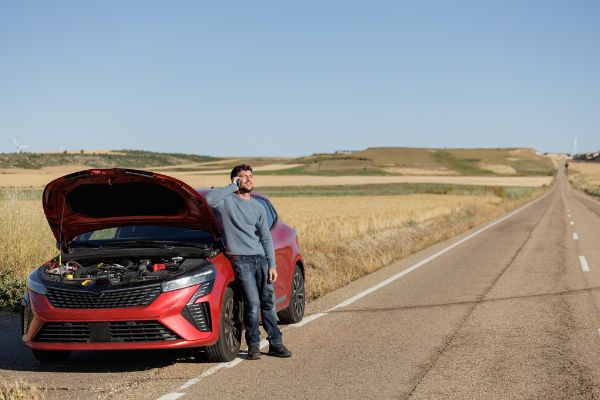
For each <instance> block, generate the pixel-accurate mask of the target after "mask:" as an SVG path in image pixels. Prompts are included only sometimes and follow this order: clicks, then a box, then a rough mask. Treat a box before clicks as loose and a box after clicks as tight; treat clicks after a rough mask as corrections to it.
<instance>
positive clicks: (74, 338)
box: [22, 285, 221, 350]
mask: <svg viewBox="0 0 600 400" xmlns="http://www.w3.org/2000/svg"><path fill="white" fill-rule="evenodd" d="M199 287H200V285H196V286H191V287H188V288H184V289H180V290H174V291H170V292H166V293H161V294H160V295H159V296H158V297H157V298H156V299H155V300H154V301H153V302H152V303H151V304H149V305H147V306H141V307H119V308H59V307H55V306H53V305H52V303H51V302H50V301H49V299H48V297H46V296H44V295H41V294H38V293H36V292H32V291H29V292H28V296H26V297H25V299H24V302H23V306H22V315H23V321H24V323H23V325H22V326H23V342H24V343H25V345H26V346H28V347H30V348H31V349H35V350H125V349H132V350H133V349H169V348H183V347H199V346H207V345H211V344H214V343H215V342H216V341H217V340H218V332H219V309H220V298H221V293H220V291H219V290H216V289H217V288H216V287H214V288H213V290H212V292H211V293H210V294H208V295H205V296H202V297H197V296H196V294H197V290H198V289H199ZM190 302H191V304H189V303H190ZM187 306H192V307H187ZM189 310H192V311H194V310H199V311H197V312H196V313H194V312H192V313H190V312H189ZM202 311H203V312H204V313H205V315H204V317H205V318H204V319H205V321H204V323H203V321H199V320H198V318H200V317H198V315H199V313H200V314H201V312H202Z"/></svg>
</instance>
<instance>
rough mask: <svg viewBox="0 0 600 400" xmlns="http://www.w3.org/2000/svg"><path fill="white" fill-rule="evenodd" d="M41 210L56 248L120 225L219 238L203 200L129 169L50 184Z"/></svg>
mask: <svg viewBox="0 0 600 400" xmlns="http://www.w3.org/2000/svg"><path fill="white" fill-rule="evenodd" d="M43 206H44V212H45V214H46V218H47V219H48V223H49V224H50V228H51V229H52V232H53V233H54V236H55V237H56V240H57V242H59V243H61V245H62V246H63V247H64V246H66V244H67V243H69V242H70V241H71V240H73V239H74V238H75V237H76V236H77V235H79V234H81V233H84V232H90V231H94V230H99V229H106V228H112V227H117V226H125V225H170V226H179V227H186V228H189V229H199V230H203V231H207V232H211V233H213V234H215V235H220V230H219V226H218V224H217V222H216V220H215V219H214V216H213V214H212V212H211V210H210V208H209V206H208V205H207V203H206V201H205V200H204V198H203V197H202V196H201V195H200V194H199V193H198V192H197V191H196V190H194V189H193V188H192V187H190V186H189V185H187V184H185V183H183V182H181V181H180V180H178V179H175V178H172V177H170V176H166V175H162V174H156V173H152V172H146V171H138V170H132V169H121V168H114V169H90V170H85V171H80V172H76V173H73V174H70V175H66V176H64V177H62V178H58V179H56V180H54V181H52V182H50V183H49V184H48V185H47V186H46V188H45V189H44V195H43Z"/></svg>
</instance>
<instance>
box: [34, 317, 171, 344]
mask: <svg viewBox="0 0 600 400" xmlns="http://www.w3.org/2000/svg"><path fill="white" fill-rule="evenodd" d="M178 339H180V337H179V336H178V335H177V334H175V333H174V332H173V331H171V330H170V329H169V328H167V327H166V326H164V325H163V324H161V323H160V322H157V321H116V322H47V323H45V324H44V326H43V327H42V329H41V330H40V332H39V333H38V334H37V335H36V337H35V339H34V341H35V342H50V343H102V342H117V343H118V342H132V343H133V342H168V341H172V340H178Z"/></svg>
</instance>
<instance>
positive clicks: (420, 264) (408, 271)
mask: <svg viewBox="0 0 600 400" xmlns="http://www.w3.org/2000/svg"><path fill="white" fill-rule="evenodd" d="M550 193H551V192H548V193H546V194H545V195H544V196H542V197H540V198H539V199H537V200H535V201H532V202H531V203H529V204H526V205H524V206H523V207H521V208H519V209H517V210H515V211H513V212H511V213H510V214H508V215H506V216H504V217H502V218H500V219H499V220H497V221H494V222H492V223H491V224H489V225H487V226H484V227H483V228H481V229H479V230H477V231H475V232H473V233H471V234H470V235H468V236H466V237H464V238H462V239H461V240H459V241H458V242H456V243H454V244H451V245H450V246H448V247H446V248H445V249H443V250H440V251H439V252H437V253H435V254H433V255H431V256H429V257H427V258H426V259H424V260H421V261H419V262H418V263H416V264H414V265H412V266H410V267H408V268H407V269H405V270H403V271H401V272H399V273H397V274H396V275H393V276H392V277H390V278H388V279H386V280H384V281H383V282H380V283H378V284H377V285H375V286H373V287H371V288H369V289H367V290H365V291H362V292H360V293H358V294H357V295H355V296H353V297H351V298H349V299H348V300H346V301H343V302H341V303H340V304H338V305H337V306H334V307H331V308H330V309H329V310H327V311H325V313H328V312H329V311H333V310H336V309H338V308H342V307H346V306H348V305H350V304H352V303H354V302H355V301H356V300H358V299H361V298H363V297H365V296H366V295H368V294H371V293H373V292H374V291H376V290H377V289H381V288H382V287H384V286H386V285H389V284H390V283H392V282H394V281H395V280H397V279H400V278H402V277H403V276H404V275H406V274H408V273H410V272H412V271H414V270H416V269H417V268H420V267H422V266H423V265H425V264H427V263H428V262H429V261H432V260H434V259H436V258H438V257H439V256H441V255H442V254H445V253H447V252H449V251H450V250H452V249H453V248H455V247H457V246H460V245H461V244H463V243H464V242H466V241H467V240H470V239H472V238H474V237H475V236H477V235H479V234H480V233H482V232H485V231H487V230H488V229H490V228H492V227H494V226H496V225H498V224H499V223H501V222H504V221H506V220H507V219H509V218H510V217H512V216H513V215H515V214H517V213H519V212H521V211H523V210H524V209H526V208H528V207H529V206H531V205H533V204H535V203H537V202H538V201H541V200H542V199H544V198H545V197H546V196H547V195H548V194H550Z"/></svg>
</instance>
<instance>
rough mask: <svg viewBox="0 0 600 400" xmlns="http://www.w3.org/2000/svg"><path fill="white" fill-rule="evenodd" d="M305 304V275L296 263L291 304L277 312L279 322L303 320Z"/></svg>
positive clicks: (291, 290) (291, 289) (289, 322)
mask: <svg viewBox="0 0 600 400" xmlns="http://www.w3.org/2000/svg"><path fill="white" fill-rule="evenodd" d="M304 306H305V296H304V275H302V271H301V270H300V266H298V265H296V267H295V268H294V274H293V275H292V284H291V288H290V305H289V306H288V307H287V308H286V309H284V310H281V311H280V312H279V313H278V314H277V315H278V317H279V322H281V323H283V324H295V323H297V322H300V321H302V318H304V308H305V307H304Z"/></svg>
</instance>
